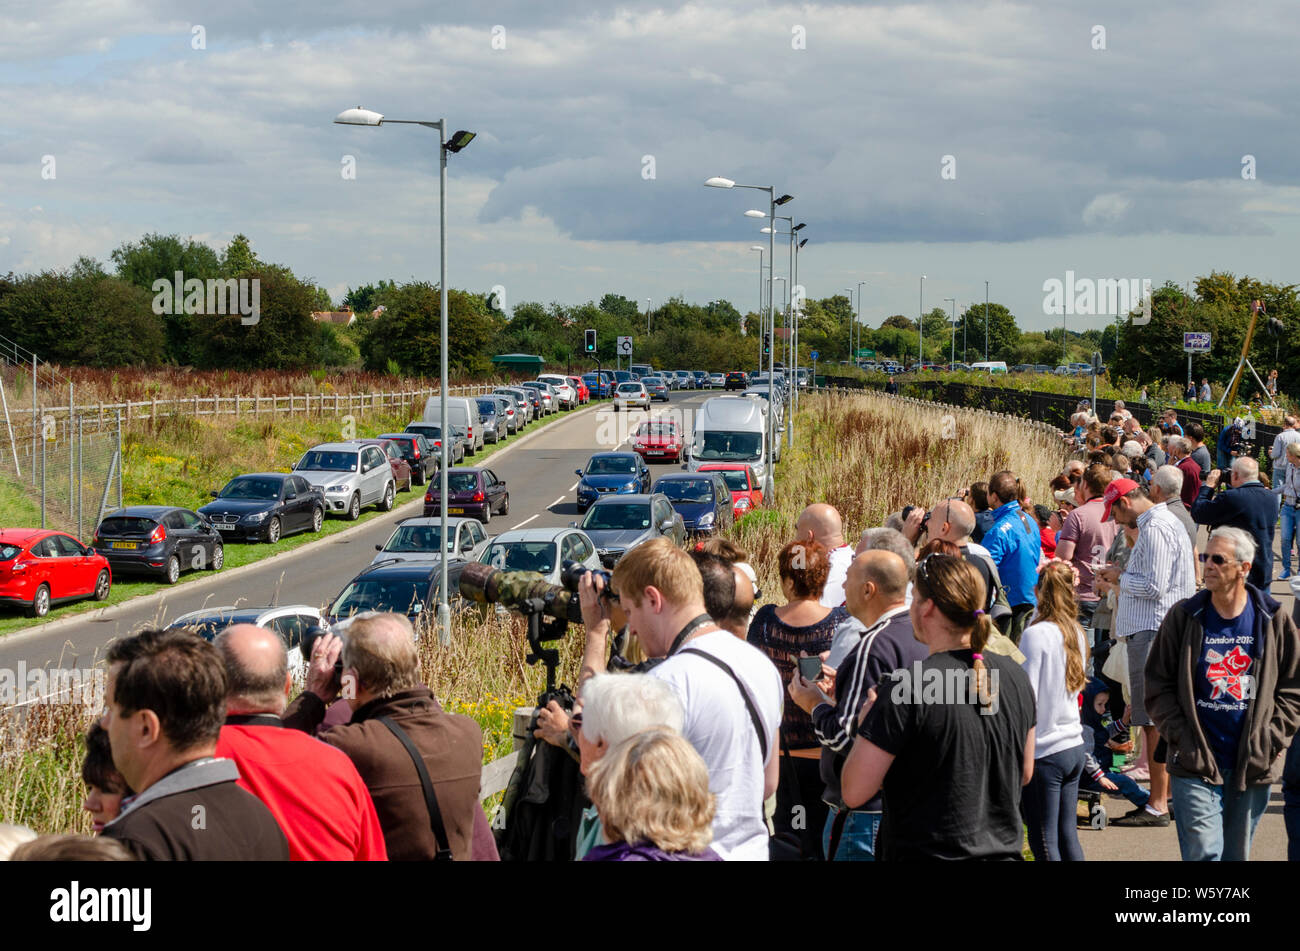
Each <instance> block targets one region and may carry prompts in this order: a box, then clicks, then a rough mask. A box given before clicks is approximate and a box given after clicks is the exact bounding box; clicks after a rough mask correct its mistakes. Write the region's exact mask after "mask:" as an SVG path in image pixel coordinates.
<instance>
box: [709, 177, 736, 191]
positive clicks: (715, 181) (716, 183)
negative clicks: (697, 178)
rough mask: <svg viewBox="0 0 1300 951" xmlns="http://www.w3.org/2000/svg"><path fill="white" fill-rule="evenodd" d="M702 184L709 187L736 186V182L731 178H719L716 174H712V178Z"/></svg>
mask: <svg viewBox="0 0 1300 951" xmlns="http://www.w3.org/2000/svg"><path fill="white" fill-rule="evenodd" d="M704 184H705V185H708V186H709V187H710V188H735V187H736V183H735V182H733V181H732V180H731V179H729V178H720V177H718V176H714V177H713V178H710V179H709V180H708V181H706V182H705V183H704Z"/></svg>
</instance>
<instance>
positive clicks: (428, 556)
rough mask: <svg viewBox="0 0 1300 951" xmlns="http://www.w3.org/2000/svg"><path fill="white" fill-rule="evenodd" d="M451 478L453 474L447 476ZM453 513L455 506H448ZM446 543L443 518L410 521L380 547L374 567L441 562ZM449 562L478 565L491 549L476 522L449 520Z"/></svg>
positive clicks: (409, 519)
mask: <svg viewBox="0 0 1300 951" xmlns="http://www.w3.org/2000/svg"><path fill="white" fill-rule="evenodd" d="M447 475H448V477H449V478H450V476H451V473H448V474H447ZM447 507H448V508H449V509H450V508H451V506H450V505H449V506H447ZM441 539H442V518H441V517H439V518H408V519H404V520H403V521H402V523H401V524H400V525H398V526H397V528H396V529H394V531H393V534H392V535H389V536H388V541H386V542H384V543H383V544H382V545H376V546H375V551H377V552H378V553H379V554H377V555H375V557H374V558H373V559H372V560H371V562H370V563H371V564H372V565H377V564H379V563H380V562H381V561H393V560H394V559H395V560H397V561H439V560H441V559H442V556H443V554H444V552H443V546H442V545H441V544H439V543H440V541H441ZM447 539H448V540H447V545H446V552H445V553H446V555H447V557H448V558H459V559H461V560H462V561H478V557H479V555H481V554H483V549H485V548H486V547H487V542H488V537H487V532H485V531H483V525H482V524H481V523H480V522H479V520H478V519H476V518H449V519H447Z"/></svg>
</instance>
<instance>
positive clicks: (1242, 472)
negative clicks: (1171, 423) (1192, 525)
mask: <svg viewBox="0 0 1300 951" xmlns="http://www.w3.org/2000/svg"><path fill="white" fill-rule="evenodd" d="M1231 472H1232V491H1230V492H1223V493H1221V494H1220V495H1219V496H1217V497H1215V495H1214V489H1215V487H1216V486H1217V485H1218V484H1219V474H1220V473H1219V470H1218V469H1215V470H1214V471H1213V472H1211V473H1210V475H1209V477H1208V478H1207V479H1206V480H1205V485H1203V486H1202V487H1201V491H1200V494H1199V495H1198V496H1197V497H1196V502H1195V504H1194V505H1192V507H1191V509H1192V518H1194V519H1195V520H1196V521H1197V523H1198V524H1200V525H1208V526H1210V529H1211V530H1213V529H1215V528H1218V527H1219V526H1220V525H1227V526H1228V527H1230V528H1241V529H1245V530H1246V532H1248V533H1249V534H1250V536H1251V537H1252V538H1254V539H1255V546H1256V548H1257V549H1258V556H1257V557H1256V558H1255V559H1254V560H1253V562H1252V563H1251V566H1250V578H1248V579H1247V580H1248V581H1249V582H1250V583H1251V584H1253V585H1254V586H1255V587H1256V588H1259V589H1260V590H1261V591H1267V590H1268V587H1269V585H1270V584H1272V583H1273V533H1274V529H1275V527H1276V526H1277V511H1278V497H1277V496H1276V495H1274V494H1273V493H1272V491H1271V490H1269V489H1266V488H1264V485H1263V483H1261V482H1260V481H1259V463H1258V462H1256V461H1255V460H1254V459H1252V458H1250V456H1238V457H1237V458H1236V459H1234V460H1233V462H1232V470H1231Z"/></svg>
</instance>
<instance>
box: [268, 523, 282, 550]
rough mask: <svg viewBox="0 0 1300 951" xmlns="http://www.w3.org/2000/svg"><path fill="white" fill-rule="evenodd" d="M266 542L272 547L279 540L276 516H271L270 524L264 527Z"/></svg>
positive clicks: (278, 524) (278, 525) (278, 526)
mask: <svg viewBox="0 0 1300 951" xmlns="http://www.w3.org/2000/svg"><path fill="white" fill-rule="evenodd" d="M266 540H267V542H269V543H270V544H272V545H274V544H275V543H276V542H278V541H279V540H280V519H279V518H278V517H276V516H272V517H271V524H269V525H267V526H266Z"/></svg>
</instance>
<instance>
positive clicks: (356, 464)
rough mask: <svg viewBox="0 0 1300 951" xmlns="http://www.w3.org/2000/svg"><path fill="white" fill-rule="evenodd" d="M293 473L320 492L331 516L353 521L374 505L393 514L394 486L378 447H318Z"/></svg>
mask: <svg viewBox="0 0 1300 951" xmlns="http://www.w3.org/2000/svg"><path fill="white" fill-rule="evenodd" d="M293 471H294V472H295V473H297V474H298V475H300V476H302V477H303V478H304V479H306V480H307V481H308V482H309V483H311V484H312V485H313V486H315V487H316V488H318V489H320V490H321V492H322V494H324V496H325V511H326V512H327V513H329V514H330V515H343V516H345V517H347V518H348V519H349V520H355V519H357V518H359V517H360V515H361V509H362V508H363V507H365V506H367V505H377V506H378V507H379V510H380V511H381V512H391V511H392V510H393V500H394V499H395V498H396V496H397V483H396V481H395V480H394V479H393V467H392V466H391V465H390V464H389V462H388V456H386V455H385V454H384V451H383V450H382V449H380V448H379V447H378V446H359V445H357V444H356V443H354V442H327V443H321V444H320V445H319V446H313V447H312V448H311V449H308V450H307V451H306V452H305V453H303V456H302V458H301V459H299V460H298V463H297V465H295V466H294V467H293Z"/></svg>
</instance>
